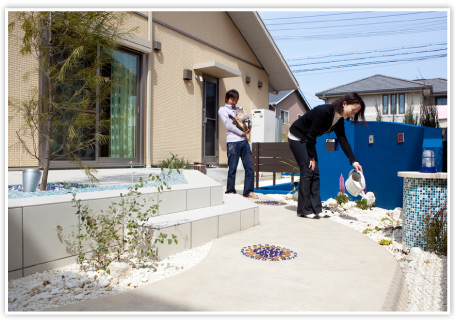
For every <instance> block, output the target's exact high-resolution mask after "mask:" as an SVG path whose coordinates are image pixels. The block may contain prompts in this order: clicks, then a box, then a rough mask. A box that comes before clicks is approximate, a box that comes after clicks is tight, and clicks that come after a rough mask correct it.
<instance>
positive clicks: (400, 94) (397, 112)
mask: <svg viewBox="0 0 455 324" xmlns="http://www.w3.org/2000/svg"><path fill="white" fill-rule="evenodd" d="M349 92H357V93H358V94H360V95H361V96H362V98H363V100H364V102H365V106H366V107H365V118H366V119H367V120H368V121H375V120H377V116H378V111H379V112H380V113H381V115H382V120H383V121H395V122H403V119H404V115H405V113H406V110H407V109H408V108H411V107H413V108H414V115H415V114H418V113H419V111H420V107H421V105H423V104H426V105H432V106H436V107H437V108H438V110H440V109H444V108H443V107H446V105H447V80H446V79H442V78H437V79H426V80H414V81H409V80H404V79H399V78H393V77H388V76H384V75H374V76H371V77H368V78H365V79H361V80H358V81H354V82H351V83H348V84H345V85H341V86H338V87H335V88H332V89H329V90H325V91H321V92H319V93H316V96H317V97H319V98H320V99H322V100H324V101H325V102H327V103H331V102H334V101H335V100H336V99H337V98H339V97H341V96H342V95H344V94H346V93H349ZM441 124H442V123H441ZM441 126H442V125H441Z"/></svg>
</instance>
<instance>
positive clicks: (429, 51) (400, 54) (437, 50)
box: [289, 48, 447, 67]
mask: <svg viewBox="0 0 455 324" xmlns="http://www.w3.org/2000/svg"><path fill="white" fill-rule="evenodd" d="M446 50H447V48H441V49H434V50H428V51H414V52H405V53H395V54H386V55H380V56H366V57H354V58H350V59H344V60H332V61H322V62H321V61H320V62H309V63H301V64H291V65H289V67H292V66H303V65H314V64H327V63H336V62H346V61H356V60H367V59H371V58H380V57H381V58H382V57H390V56H402V55H411V54H422V53H434V52H440V51H446Z"/></svg>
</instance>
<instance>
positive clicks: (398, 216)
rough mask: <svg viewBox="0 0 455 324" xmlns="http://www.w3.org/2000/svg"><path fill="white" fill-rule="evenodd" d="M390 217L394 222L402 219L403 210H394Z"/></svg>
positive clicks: (398, 208)
mask: <svg viewBox="0 0 455 324" xmlns="http://www.w3.org/2000/svg"><path fill="white" fill-rule="evenodd" d="M392 217H393V219H394V220H398V219H403V210H402V209H401V208H400V207H397V208H395V209H394V210H393V211H392Z"/></svg>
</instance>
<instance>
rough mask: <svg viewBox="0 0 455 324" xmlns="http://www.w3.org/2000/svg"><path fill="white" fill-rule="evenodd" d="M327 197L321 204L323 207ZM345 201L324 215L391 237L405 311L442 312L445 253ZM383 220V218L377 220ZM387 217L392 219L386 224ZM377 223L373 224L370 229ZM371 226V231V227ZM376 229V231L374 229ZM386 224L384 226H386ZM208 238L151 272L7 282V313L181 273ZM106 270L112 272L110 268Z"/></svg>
mask: <svg viewBox="0 0 455 324" xmlns="http://www.w3.org/2000/svg"><path fill="white" fill-rule="evenodd" d="M259 196H260V199H269V200H270V199H274V200H282V201H286V203H288V204H290V205H296V204H297V202H296V201H294V200H292V199H291V196H290V195H289V196H284V195H261V194H259ZM328 202H329V203H330V201H327V202H324V205H327V203H328ZM352 205H353V204H352V203H351V204H349V203H348V204H347V206H345V207H346V208H338V207H334V208H331V210H330V211H328V213H329V215H330V216H331V217H330V218H329V219H330V220H332V221H335V222H338V223H340V224H343V225H346V226H349V227H351V228H353V229H355V230H357V231H359V232H364V230H365V229H367V228H369V229H371V231H368V232H366V234H365V235H366V236H367V237H369V238H371V239H372V240H375V241H377V242H380V241H381V240H382V239H386V240H392V244H391V245H388V246H383V247H384V249H387V250H388V251H389V252H390V253H391V254H392V255H393V256H394V257H395V259H396V260H397V262H398V263H399V264H400V266H401V269H402V271H403V274H404V277H405V279H406V283H407V285H408V307H407V311H408V312H447V257H444V256H439V255H436V254H434V253H429V252H425V251H423V250H421V249H420V248H413V249H411V250H409V249H406V248H405V247H404V246H403V245H402V244H401V229H395V230H393V231H392V230H391V228H392V227H391V226H392V222H393V226H395V227H399V226H400V225H401V217H402V212H401V209H399V208H397V209H395V210H385V209H382V208H376V207H374V208H373V209H372V210H367V211H364V210H361V209H359V208H357V207H353V206H352ZM384 218H388V219H390V221H389V220H382V219H384ZM391 221H392V222H391ZM376 227H377V228H376ZM375 228H376V229H375ZM379 228H381V229H379ZM386 228H389V230H386ZM211 246H212V242H210V243H207V244H205V245H203V246H201V247H198V248H195V249H192V250H187V251H184V252H181V253H179V254H176V255H173V256H171V257H169V258H167V259H165V260H163V261H160V262H157V263H155V266H156V268H157V271H156V272H154V271H153V270H152V269H149V268H139V269H130V270H129V272H128V274H127V275H126V276H120V275H119V276H117V277H112V276H111V275H108V274H107V273H106V272H103V271H98V272H94V271H92V272H90V271H89V272H84V271H81V270H80V268H79V266H78V265H76V264H73V265H70V266H67V267H62V268H58V269H54V270H50V271H46V272H43V273H36V274H33V275H30V276H27V277H24V278H20V279H16V280H11V281H9V282H8V311H10V312H16V311H19V312H21V311H46V310H49V309H51V308H54V307H58V306H62V305H66V304H72V303H77V302H79V301H82V300H88V299H91V298H97V297H100V296H106V295H112V294H118V293H120V292H122V291H125V290H129V289H134V288H136V287H139V286H142V285H145V284H149V283H152V282H155V281H158V280H162V279H165V278H169V277H171V276H174V275H176V274H179V273H181V272H182V271H185V270H187V269H189V268H191V267H193V266H194V265H196V264H197V263H199V262H200V261H201V260H202V259H204V258H205V257H206V255H207V254H208V252H209V251H210V248H211ZM111 273H112V272H111Z"/></svg>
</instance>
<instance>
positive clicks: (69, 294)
mask: <svg viewBox="0 0 455 324" xmlns="http://www.w3.org/2000/svg"><path fill="white" fill-rule="evenodd" d="M212 243H213V241H212V242H209V243H206V244H204V245H202V246H200V247H197V248H194V249H191V250H186V251H183V252H181V253H178V254H175V255H172V256H170V257H168V258H166V259H164V260H162V261H159V262H156V263H154V266H155V267H156V268H157V270H156V271H155V272H154V271H153V269H151V268H135V269H130V272H129V273H128V275H127V276H118V277H113V276H111V275H109V274H107V273H106V272H104V271H103V270H100V271H82V270H80V266H79V265H78V264H72V265H69V266H66V267H62V268H57V269H53V270H48V271H45V272H42V273H35V274H33V275H30V276H27V277H24V278H20V279H15V280H10V281H9V282H8V311H10V312H15V311H46V310H49V309H51V308H55V307H59V306H63V305H67V304H74V303H77V302H80V301H83V300H88V299H92V298H97V297H101V296H107V295H114V294H119V293H121V292H123V291H126V290H129V289H134V288H137V287H140V286H143V285H146V284H149V283H152V282H155V281H159V280H162V279H166V278H169V277H172V276H175V275H177V274H179V273H181V272H183V271H185V270H188V269H190V268H192V267H193V266H195V265H196V264H198V263H199V262H200V261H202V260H203V259H204V258H205V257H206V256H207V254H208V253H209V251H210V248H211V247H212ZM111 273H112V270H111Z"/></svg>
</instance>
